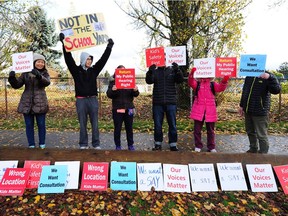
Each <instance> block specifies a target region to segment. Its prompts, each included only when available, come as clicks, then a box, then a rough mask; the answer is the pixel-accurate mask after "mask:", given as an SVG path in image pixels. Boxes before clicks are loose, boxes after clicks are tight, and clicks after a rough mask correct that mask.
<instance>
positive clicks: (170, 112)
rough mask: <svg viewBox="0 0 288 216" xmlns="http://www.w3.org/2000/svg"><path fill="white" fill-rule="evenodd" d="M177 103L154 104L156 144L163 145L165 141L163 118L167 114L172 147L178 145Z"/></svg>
mask: <svg viewBox="0 0 288 216" xmlns="http://www.w3.org/2000/svg"><path fill="white" fill-rule="evenodd" d="M176 111H177V106H176V105H153V120H154V141H155V145H161V144H162V142H163V129H162V126H163V120H164V114H166V120H167V123H168V127H169V129H168V139H169V145H170V147H173V146H176V145H177V128H176Z"/></svg>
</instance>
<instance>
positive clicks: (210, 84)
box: [188, 68, 229, 152]
mask: <svg viewBox="0 0 288 216" xmlns="http://www.w3.org/2000/svg"><path fill="white" fill-rule="evenodd" d="M195 71H196V68H192V70H191V72H190V74H189V77H188V85H189V86H190V87H191V88H192V89H193V91H194V94H195V95H194V101H193V104H192V108H191V112H190V118H191V119H193V120H194V142H195V151H196V152H201V150H202V148H203V143H202V140H201V135H202V128H203V125H204V122H205V123H206V130H207V151H208V152H217V150H216V142H215V130H214V128H215V122H217V118H218V116H217V108H216V99H215V93H216V92H222V91H224V90H225V89H226V87H227V83H228V80H229V76H224V78H223V79H222V81H221V82H220V83H217V82H214V81H212V78H199V80H196V79H195V78H194V73H195Z"/></svg>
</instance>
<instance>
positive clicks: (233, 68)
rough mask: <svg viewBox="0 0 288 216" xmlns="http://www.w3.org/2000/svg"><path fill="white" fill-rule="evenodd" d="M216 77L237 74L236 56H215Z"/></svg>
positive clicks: (234, 75)
mask: <svg viewBox="0 0 288 216" xmlns="http://www.w3.org/2000/svg"><path fill="white" fill-rule="evenodd" d="M215 69H216V77H224V76H229V77H236V75H237V58H236V57H225V58H224V57H223V58H216V68H215Z"/></svg>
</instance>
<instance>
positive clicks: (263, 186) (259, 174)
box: [246, 164, 278, 192]
mask: <svg viewBox="0 0 288 216" xmlns="http://www.w3.org/2000/svg"><path fill="white" fill-rule="evenodd" d="M246 169H247V173H248V177H249V181H250V186H251V190H252V192H277V191H278V189H277V184H276V182H275V178H274V174H273V170H272V166H271V164H246Z"/></svg>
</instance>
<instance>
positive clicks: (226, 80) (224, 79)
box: [222, 76, 230, 83]
mask: <svg viewBox="0 0 288 216" xmlns="http://www.w3.org/2000/svg"><path fill="white" fill-rule="evenodd" d="M229 78H230V77H229V76H224V78H223V80H222V81H223V82H224V83H227V82H228V80H229Z"/></svg>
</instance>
